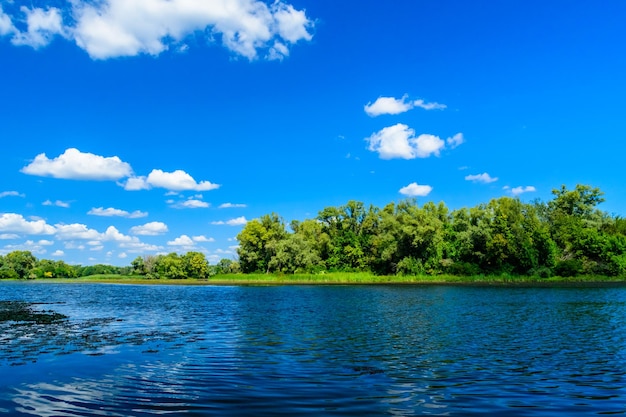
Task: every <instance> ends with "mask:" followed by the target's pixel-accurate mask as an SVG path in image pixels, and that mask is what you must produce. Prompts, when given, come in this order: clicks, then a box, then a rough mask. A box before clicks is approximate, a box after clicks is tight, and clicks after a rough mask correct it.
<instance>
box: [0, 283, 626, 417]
mask: <svg viewBox="0 0 626 417" xmlns="http://www.w3.org/2000/svg"><path fill="white" fill-rule="evenodd" d="M9 300H10V301H26V302H29V303H30V302H32V303H41V304H35V305H33V308H35V309H37V310H41V311H54V312H57V313H60V314H63V315H66V316H67V317H68V318H67V319H65V320H62V321H59V322H54V323H51V324H23V323H15V322H0V331H1V336H0V413H6V414H7V415H18V416H130V415H132V416H148V415H156V414H170V415H190V416H205V415H208V416H306V415H314V416H320V415H322V416H325V415H328V416H384V415H394V416H396V415H397V416H407V415H409V416H410V415H447V416H466V415H506V416H552V415H554V416H557V415H558V416H563V415H567V416H573V415H597V414H604V413H610V414H613V413H615V414H624V413H626V288H620V287H616V288H517V287H475V286H434V285H433V286H428V285H415V286H411V285H403V286H268V287H263V286H259V287H255V286H250V287H247V286H241V287H236V286H234V287H221V286H178V285H177V286H167V285H107V284H65V283H64V284H53V283H36V282H35V283H32V282H28V283H19V282H10V283H9V282H6V283H0V301H9Z"/></svg>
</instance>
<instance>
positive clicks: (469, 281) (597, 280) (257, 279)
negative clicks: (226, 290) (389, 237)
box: [28, 272, 626, 287]
mask: <svg viewBox="0 0 626 417" xmlns="http://www.w3.org/2000/svg"><path fill="white" fill-rule="evenodd" d="M28 282H31V283H93V284H127V285H214V286H281V285H441V286H493V287H495V286H501V287H621V286H624V287H626V278H623V277H621V278H616V277H600V276H579V277H551V278H539V277H526V276H471V277H461V276H377V275H372V274H367V273H345V272H336V273H326V274H295V275H273V274H267V275H266V274H233V275H218V276H215V277H212V278H207V279H196V278H187V279H145V278H138V277H137V276H132V275H130V276H127V275H94V276H87V277H81V278H53V279H37V280H32V281H28Z"/></svg>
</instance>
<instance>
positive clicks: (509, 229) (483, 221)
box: [0, 185, 626, 279]
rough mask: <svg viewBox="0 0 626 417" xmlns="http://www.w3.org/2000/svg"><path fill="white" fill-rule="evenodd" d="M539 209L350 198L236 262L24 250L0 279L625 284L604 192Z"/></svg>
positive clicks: (256, 230) (618, 233)
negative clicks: (586, 279) (248, 277)
mask: <svg viewBox="0 0 626 417" xmlns="http://www.w3.org/2000/svg"><path fill="white" fill-rule="evenodd" d="M552 194H553V195H554V198H553V199H552V200H551V201H549V202H547V203H544V202H541V201H534V202H532V203H523V202H521V201H520V200H519V199H518V198H511V197H501V198H498V199H494V200H491V201H490V202H489V203H487V204H480V205H478V206H476V207H472V208H462V209H458V210H453V211H450V210H449V209H448V208H447V207H446V206H445V204H444V203H439V204H434V203H432V202H429V203H426V204H424V205H423V206H422V207H419V206H418V205H417V202H416V200H404V201H401V202H399V203H397V204H396V203H390V204H388V205H386V206H385V207H383V208H382V209H380V208H377V207H374V206H370V207H368V208H365V206H364V204H363V203H361V202H357V201H349V202H348V203H347V204H346V205H344V206H341V207H327V208H325V209H323V210H322V211H320V212H319V213H318V215H317V217H316V218H314V219H306V220H304V221H297V220H294V221H292V222H291V223H290V224H289V230H288V229H287V226H286V224H285V222H284V220H283V219H282V218H281V217H280V216H278V215H276V214H274V213H272V214H268V215H264V216H261V217H260V218H259V219H255V220H252V221H250V222H248V223H247V224H246V226H245V227H244V228H243V229H242V231H241V232H240V233H239V235H238V236H237V239H238V240H239V248H238V250H237V251H238V255H239V260H238V261H233V260H230V259H222V260H221V261H219V263H218V264H216V265H209V263H208V261H207V259H206V257H205V255H204V254H203V253H201V252H187V253H186V254H184V255H180V254H178V253H170V254H167V255H156V256H152V255H146V256H138V257H137V258H135V259H134V260H133V261H132V263H131V265H130V266H127V267H115V266H110V265H92V266H81V265H68V264H66V263H65V262H63V261H51V260H46V259H41V260H39V259H37V258H36V257H35V256H34V255H33V254H32V253H31V252H28V251H13V252H9V253H7V254H6V255H5V256H2V255H0V279H34V278H76V277H83V276H91V275H98V274H106V275H138V276H142V277H145V278H149V279H161V278H163V279H186V278H196V279H206V278H209V277H211V276H214V275H216V274H228V273H238V272H243V273H259V272H261V273H297V272H307V273H317V272H325V271H362V272H373V273H375V274H379V275H437V274H448V275H464V276H465V275H481V274H484V275H494V274H495V275H501V274H510V275H529V276H539V277H545V278H547V277H550V276H553V275H556V276H562V277H571V276H577V275H602V276H624V277H626V219H624V218H621V217H618V216H611V215H609V214H607V213H605V212H602V211H600V210H598V208H597V206H598V204H600V203H602V202H603V201H604V199H603V198H602V195H603V193H602V192H601V191H600V190H599V189H598V188H592V187H590V186H587V185H577V186H576V187H575V189H573V190H568V189H567V188H566V187H565V186H562V187H561V188H560V189H556V190H553V191H552Z"/></svg>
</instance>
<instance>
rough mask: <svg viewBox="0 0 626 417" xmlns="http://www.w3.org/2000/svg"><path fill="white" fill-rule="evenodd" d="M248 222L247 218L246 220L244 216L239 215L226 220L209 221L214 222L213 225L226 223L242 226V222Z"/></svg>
mask: <svg viewBox="0 0 626 417" xmlns="http://www.w3.org/2000/svg"><path fill="white" fill-rule="evenodd" d="M246 223H248V220H246V218H245V217H244V216H241V217H237V218H234V219H230V220H227V221H222V220H220V221H217V222H211V224H215V225H227V226H242V225H244V224H246Z"/></svg>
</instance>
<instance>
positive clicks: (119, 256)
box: [117, 252, 128, 259]
mask: <svg viewBox="0 0 626 417" xmlns="http://www.w3.org/2000/svg"><path fill="white" fill-rule="evenodd" d="M117 257H118V258H120V259H126V258H128V255H126V253H125V252H122V253H120V254H119V255H117Z"/></svg>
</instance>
